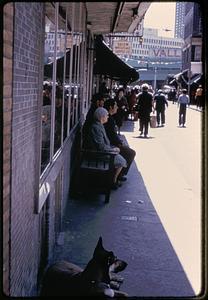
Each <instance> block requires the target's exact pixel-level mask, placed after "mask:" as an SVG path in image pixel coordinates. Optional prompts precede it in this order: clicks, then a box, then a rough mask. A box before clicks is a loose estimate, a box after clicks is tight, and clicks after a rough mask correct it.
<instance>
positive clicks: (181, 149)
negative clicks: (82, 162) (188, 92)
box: [123, 101, 201, 294]
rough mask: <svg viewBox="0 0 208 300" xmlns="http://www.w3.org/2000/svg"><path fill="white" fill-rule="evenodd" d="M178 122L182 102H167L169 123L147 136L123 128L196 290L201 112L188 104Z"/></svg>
mask: <svg viewBox="0 0 208 300" xmlns="http://www.w3.org/2000/svg"><path fill="white" fill-rule="evenodd" d="M186 125H187V127H186V128H179V127H178V107H177V104H172V102H170V101H169V107H168V109H166V126H165V127H159V128H150V129H149V136H150V138H149V139H144V138H138V136H139V131H138V124H137V122H135V123H134V131H133V132H130V131H129V132H125V131H124V132H123V134H125V137H126V139H127V141H128V143H129V145H130V147H132V148H133V149H135V150H136V152H137V155H136V158H135V161H136V164H137V167H138V169H139V170H140V172H141V174H142V177H143V180H144V183H145V186H146V188H147V191H148V193H149V195H150V198H151V201H152V203H153V205H154V207H155V209H156V211H157V213H158V215H159V217H160V220H161V222H162V224H163V226H164V228H165V231H166V233H167V234H168V237H169V239H170V241H171V243H172V246H173V248H174V250H175V252H176V253H177V256H178V258H179V260H180V262H181V264H182V266H183V268H184V270H185V272H186V275H187V277H188V278H189V281H190V282H191V284H192V287H193V289H194V291H195V293H196V294H198V293H199V292H200V285H201V279H200V276H201V267H200V264H201V258H200V256H201V248H200V243H201V228H200V219H201V210H200V208H201V196H200V184H201V165H200V164H201V134H200V133H201V112H199V111H196V110H194V109H191V108H188V109H187V122H186Z"/></svg>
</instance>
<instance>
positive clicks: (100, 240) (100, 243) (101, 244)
mask: <svg viewBox="0 0 208 300" xmlns="http://www.w3.org/2000/svg"><path fill="white" fill-rule="evenodd" d="M97 246H100V247H103V239H102V237H101V236H100V237H99V240H98V243H97Z"/></svg>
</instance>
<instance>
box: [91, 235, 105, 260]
mask: <svg viewBox="0 0 208 300" xmlns="http://www.w3.org/2000/svg"><path fill="white" fill-rule="evenodd" d="M103 249H104V248H103V240H102V237H101V236H100V237H99V240H98V242H97V246H96V247H95V250H94V253H93V256H96V252H97V251H100V250H103Z"/></svg>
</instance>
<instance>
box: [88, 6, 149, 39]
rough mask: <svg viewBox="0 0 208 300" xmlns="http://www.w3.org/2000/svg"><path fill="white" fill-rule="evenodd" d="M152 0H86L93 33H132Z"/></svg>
mask: <svg viewBox="0 0 208 300" xmlns="http://www.w3.org/2000/svg"><path fill="white" fill-rule="evenodd" d="M150 4H151V2H141V1H136V2H86V8H87V13H88V20H87V21H88V22H89V24H90V26H91V28H90V30H91V31H92V33H93V34H108V33H116V32H129V33H132V32H134V30H135V29H136V27H137V25H138V24H139V23H140V22H141V21H142V19H143V18H144V15H145V13H146V11H147V9H148V8H149V6H150Z"/></svg>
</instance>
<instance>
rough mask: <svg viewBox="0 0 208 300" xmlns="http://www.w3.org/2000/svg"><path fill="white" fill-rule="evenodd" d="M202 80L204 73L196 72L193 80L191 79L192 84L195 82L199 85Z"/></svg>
mask: <svg viewBox="0 0 208 300" xmlns="http://www.w3.org/2000/svg"><path fill="white" fill-rule="evenodd" d="M201 81H202V74H195V75H194V76H193V77H192V78H191V80H190V84H195V85H199V84H200V83H201Z"/></svg>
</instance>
